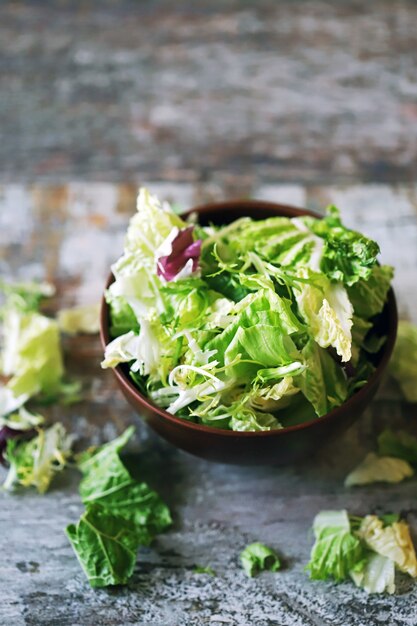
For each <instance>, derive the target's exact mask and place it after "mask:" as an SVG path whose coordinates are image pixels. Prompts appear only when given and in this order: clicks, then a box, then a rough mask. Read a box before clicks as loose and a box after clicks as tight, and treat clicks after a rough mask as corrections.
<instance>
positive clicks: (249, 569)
mask: <svg viewBox="0 0 417 626" xmlns="http://www.w3.org/2000/svg"><path fill="white" fill-rule="evenodd" d="M240 560H241V563H242V567H243V569H244V570H245V574H246V575H247V576H249V577H250V578H252V577H253V576H256V575H257V574H259V572H262V571H264V570H269V571H270V572H277V571H278V570H279V569H280V568H281V562H280V560H279V558H278V555H277V553H276V552H275V551H274V550H272V549H271V548H268V547H267V546H265V545H264V544H263V543H259V542H256V543H251V544H250V545H248V546H246V548H245V549H244V550H243V551H242V552H241V554H240Z"/></svg>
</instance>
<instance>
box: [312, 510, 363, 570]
mask: <svg viewBox="0 0 417 626" xmlns="http://www.w3.org/2000/svg"><path fill="white" fill-rule="evenodd" d="M313 530H314V536H315V539H316V541H315V543H314V545H313V548H312V550H311V555H310V561H309V563H308V565H307V566H306V569H307V570H308V571H309V572H310V578H312V579H313V580H327V579H329V578H333V579H334V580H335V581H336V582H340V581H342V580H346V579H347V578H348V577H349V575H350V573H351V572H352V571H353V572H359V571H362V570H363V568H364V567H365V564H366V560H367V559H366V553H365V550H364V548H363V546H362V544H361V542H360V540H359V539H358V538H357V537H356V536H355V535H354V534H353V533H352V530H351V525H350V521H349V517H348V514H347V511H345V510H342V511H322V512H321V513H319V514H318V515H316V517H315V519H314V524H313Z"/></svg>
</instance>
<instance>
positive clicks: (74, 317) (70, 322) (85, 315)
mask: <svg viewBox="0 0 417 626" xmlns="http://www.w3.org/2000/svg"><path fill="white" fill-rule="evenodd" d="M57 321H58V326H59V328H60V329H61V330H62V331H63V332H64V333H67V334H68V335H76V334H78V333H84V334H91V335H94V334H96V333H98V332H99V330H100V304H99V303H96V304H88V305H84V306H77V307H72V308H70V309H61V310H60V311H59V312H58V315H57Z"/></svg>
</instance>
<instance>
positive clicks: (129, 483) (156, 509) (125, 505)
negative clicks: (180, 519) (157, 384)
mask: <svg viewBox="0 0 417 626" xmlns="http://www.w3.org/2000/svg"><path fill="white" fill-rule="evenodd" d="M132 434H133V428H129V429H127V430H126V431H125V433H124V434H123V435H121V436H120V437H118V438H117V439H115V440H114V441H112V442H111V443H109V444H106V445H104V446H102V447H101V448H100V449H99V450H98V451H97V452H95V453H94V454H93V455H92V456H91V457H90V458H88V459H87V460H84V461H83V462H82V463H80V465H79V468H80V470H81V471H82V473H83V474H84V478H83V479H82V481H81V483H80V495H81V499H82V501H83V503H84V504H85V505H90V504H97V505H100V507H102V508H103V509H104V510H105V511H107V512H108V513H109V514H111V515H115V516H118V517H121V518H123V519H126V520H129V522H131V523H132V527H133V528H134V529H135V532H136V533H137V535H138V541H139V542H140V544H141V545H147V544H149V543H150V542H151V541H152V539H153V537H154V535H155V534H157V533H160V532H162V530H164V529H165V528H167V526H169V525H170V524H171V521H172V520H171V516H170V513H169V509H168V507H167V506H166V505H165V504H164V503H163V502H162V500H161V498H160V497H159V496H158V494H157V493H156V492H155V491H153V490H152V489H150V488H149V486H148V485H147V484H146V483H139V482H137V481H135V480H134V479H133V478H132V477H131V476H130V474H129V472H128V471H127V469H126V467H125V466H124V464H123V463H122V461H121V459H120V456H119V453H120V451H121V450H122V448H123V447H124V446H125V444H126V443H127V441H128V439H129V438H130V437H131V436H132Z"/></svg>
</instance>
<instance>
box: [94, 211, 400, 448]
mask: <svg viewBox="0 0 417 626" xmlns="http://www.w3.org/2000/svg"><path fill="white" fill-rule="evenodd" d="M229 209H235V210H241V211H242V216H241V217H245V214H244V211H245V209H259V210H262V209H266V210H273V211H274V212H275V213H276V215H277V216H279V215H281V216H282V217H301V216H305V215H309V216H312V217H316V218H318V219H322V218H323V215H320V214H319V213H316V212H314V211H311V210H309V209H304V208H300V207H295V206H293V205H289V204H281V203H278V202H269V201H264V200H255V199H254V200H252V199H236V200H227V201H222V202H211V203H207V204H202V205H198V206H196V207H193V208H191V209H190V210H188V211H185V212H184V213H182V214H181V217H185V218H186V217H188V216H190V215H191V214H194V213H197V214H198V215H204V214H208V213H212V212H213V211H224V210H226V211H227V210H229ZM113 282H114V276H113V273H112V272H110V274H109V276H108V278H107V281H106V285H105V290H107V289H108V287H109V286H110V285H111V284H112V283H113ZM385 306H387V307H388V329H387V340H386V342H385V343H384V346H383V350H384V351H383V354H382V356H381V359H380V362H379V363H378V365H377V367H376V369H375V371H374V372H373V373H372V374H371V376H370V377H369V378H368V380H367V381H366V383H365V384H364V385H363V387H361V388H360V389H359V390H358V391H357V392H356V393H354V394H353V395H352V396H351V397H350V398H348V399H347V400H346V401H345V402H343V404H341V405H340V406H338V407H336V408H334V409H332V410H331V411H329V412H328V413H326V414H325V415H322V416H321V417H315V418H314V419H312V420H309V421H307V422H302V423H300V424H294V425H292V426H285V427H283V428H277V429H273V430H265V431H244V432H242V431H233V430H226V429H221V428H216V427H215V426H206V425H204V424H195V423H194V422H189V421H188V420H185V419H184V418H181V417H176V416H175V415H171V413H168V411H165V410H164V409H162V408H161V407H159V406H157V405H156V404H154V403H153V402H152V401H151V400H150V399H149V398H148V397H147V396H144V395H143V394H142V393H141V392H140V391H139V389H138V388H137V387H136V386H135V385H134V383H133V381H131V380H130V379H129V377H128V375H127V374H126V373H125V371H124V369H123V367H122V365H117V366H116V367H115V368H112V371H113V373H114V375H115V376H116V378H117V379H118V381H119V383H120V384H121V385H122V387H123V388H124V389H125V390H126V391H127V392H128V393H129V394H130V395H133V397H134V398H135V400H136V401H137V403H138V404H139V405H141V406H143V407H144V408H145V409H146V410H147V411H148V412H154V413H156V414H157V415H158V416H159V417H160V418H163V419H165V420H167V421H168V422H170V423H171V424H172V425H173V426H179V427H181V428H185V429H189V430H190V431H194V432H196V433H204V434H207V435H211V436H213V437H220V438H221V437H226V438H230V437H232V438H233V437H234V438H236V437H239V438H251V437H255V438H262V437H283V436H285V435H286V434H287V433H290V432H297V431H301V430H308V429H310V428H315V427H317V426H318V425H320V424H324V423H327V422H330V421H333V420H335V419H337V418H338V417H339V415H340V414H341V413H344V412H345V411H346V410H349V408H351V409H352V410H355V406H356V405H357V404H360V402H361V399H362V397H365V396H366V395H367V391H368V390H369V389H370V388H372V387H373V386H374V385H375V384H377V383H378V381H379V379H380V378H381V376H382V374H383V372H384V370H385V369H386V367H387V365H388V362H389V360H390V358H391V354H392V351H393V349H394V345H395V340H396V336H397V326H398V312H397V304H396V298H395V294H394V290H393V288H392V287H390V289H389V291H388V296H387V300H386V305H385ZM100 339H101V344H102V347H103V350H105V348H106V346H107V344H108V343H109V342H110V341H111V339H110V333H109V306H108V304H107V302H106V300H105V291H104V292H103V295H102V298H101V307H100Z"/></svg>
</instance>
